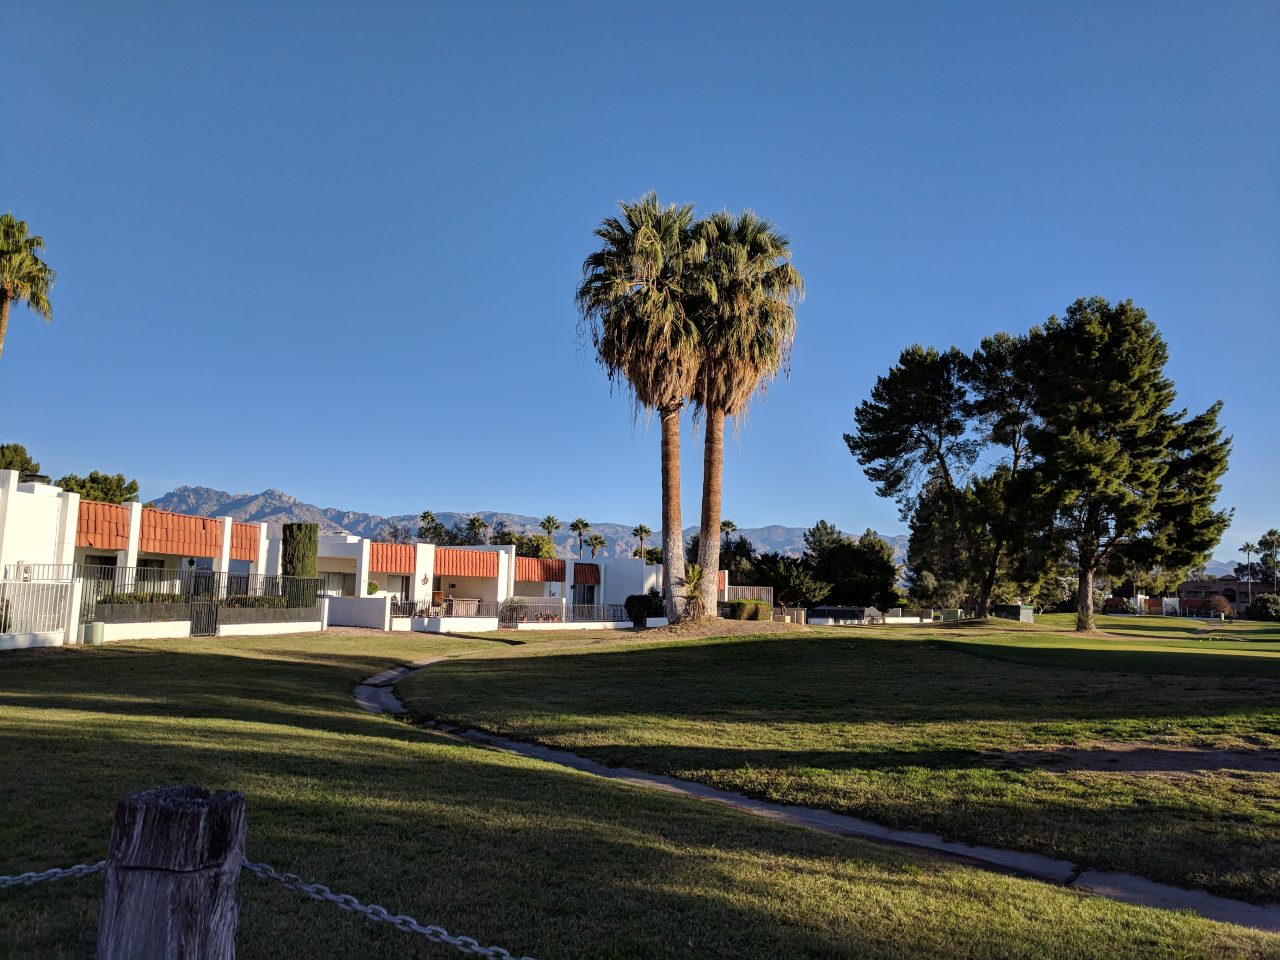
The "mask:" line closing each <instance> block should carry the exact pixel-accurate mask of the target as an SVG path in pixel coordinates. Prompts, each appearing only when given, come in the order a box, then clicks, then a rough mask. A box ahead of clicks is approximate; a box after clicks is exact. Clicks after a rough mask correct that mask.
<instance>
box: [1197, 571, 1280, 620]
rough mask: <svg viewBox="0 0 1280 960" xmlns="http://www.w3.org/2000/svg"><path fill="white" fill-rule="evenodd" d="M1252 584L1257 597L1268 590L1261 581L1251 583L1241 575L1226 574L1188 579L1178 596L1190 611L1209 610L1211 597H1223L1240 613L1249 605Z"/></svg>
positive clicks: (1253, 592) (1254, 594)
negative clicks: (1208, 577) (1210, 577)
mask: <svg viewBox="0 0 1280 960" xmlns="http://www.w3.org/2000/svg"><path fill="white" fill-rule="evenodd" d="M1251 586H1252V594H1253V596H1255V597H1256V596H1257V595H1258V594H1260V593H1265V592H1266V588H1265V586H1264V585H1263V584H1261V583H1254V584H1252V585H1250V583H1249V582H1248V581H1247V580H1241V579H1240V578H1239V577H1236V576H1225V577H1217V578H1215V579H1213V580H1188V581H1186V582H1185V583H1182V584H1180V585H1179V586H1178V596H1179V597H1180V598H1181V599H1182V601H1183V608H1184V609H1186V610H1189V611H1190V610H1197V609H1204V610H1208V605H1209V598H1210V597H1222V598H1223V599H1224V600H1226V601H1227V603H1229V604H1231V609H1232V610H1233V611H1234V612H1235V613H1237V614H1240V613H1244V611H1245V609H1246V608H1247V607H1248V606H1249V595H1250V587H1251Z"/></svg>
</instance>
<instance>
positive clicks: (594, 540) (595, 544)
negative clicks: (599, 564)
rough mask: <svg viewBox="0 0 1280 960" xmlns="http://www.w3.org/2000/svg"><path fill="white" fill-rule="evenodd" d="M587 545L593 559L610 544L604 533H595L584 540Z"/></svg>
mask: <svg viewBox="0 0 1280 960" xmlns="http://www.w3.org/2000/svg"><path fill="white" fill-rule="evenodd" d="M583 542H584V543H585V544H586V545H587V549H588V550H590V551H591V559H592V560H594V559H595V558H596V554H597V553H599V552H600V551H601V550H603V549H604V548H605V547H607V546H608V545H609V541H608V540H606V539H605V538H604V536H603V534H599V533H593V534H591V536H589V537H587V539H586V540H584V541H583Z"/></svg>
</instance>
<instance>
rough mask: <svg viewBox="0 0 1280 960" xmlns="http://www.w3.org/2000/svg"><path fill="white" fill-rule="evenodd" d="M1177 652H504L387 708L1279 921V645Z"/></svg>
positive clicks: (1068, 643)
mask: <svg viewBox="0 0 1280 960" xmlns="http://www.w3.org/2000/svg"><path fill="white" fill-rule="evenodd" d="M1106 619H1107V621H1110V620H1132V619H1134V618H1106ZM1176 623H1177V622H1176V621H1175V624H1176ZM1109 625H1110V624H1109V623H1108V624H1105V625H1104V629H1106V627H1107V626H1109ZM1173 636H1175V637H1181V639H1174V640H1171V641H1167V642H1161V641H1158V640H1153V639H1151V636H1150V635H1149V634H1148V635H1147V636H1146V638H1145V639H1127V638H1115V637H1098V638H1085V639H1077V638H1075V637H1071V636H1060V635H1056V634H1055V633H1054V632H1053V630H1052V629H1051V628H1049V629H1046V628H1045V627H1040V626H1037V627H1025V626H1022V625H1016V624H1010V625H1008V626H1007V627H1001V626H997V627H987V626H978V627H956V628H950V629H944V628H941V627H920V628H913V627H893V628H879V629H871V628H829V629H826V630H814V631H810V632H808V633H800V632H797V633H792V634H789V635H787V636H784V637H761V638H741V637H740V638H733V639H722V640H710V641H692V642H684V643H672V644H666V645H663V646H660V647H658V646H655V647H653V648H651V649H638V648H637V647H636V646H635V645H634V644H631V645H613V646H597V647H594V648H583V649H563V650H550V649H546V650H538V649H530V650H527V651H520V650H515V649H509V650H508V651H507V652H506V653H505V654H504V655H503V656H501V657H497V658H494V657H485V658H483V659H464V660H454V661H450V662H449V663H446V664H439V665H437V666H434V667H431V668H430V669H428V670H426V671H424V672H422V673H421V674H419V675H417V676H416V677H413V678H411V679H409V680H407V681H405V682H404V683H402V684H401V691H402V697H403V698H405V699H406V701H407V702H408V703H409V705H410V706H411V707H412V708H413V709H414V710H415V711H417V712H418V713H419V714H420V715H421V716H431V717H440V718H447V719H450V720H453V721H457V722H462V723H466V724H471V725H475V726H478V727H481V728H484V729H488V730H493V731H499V732H502V733H505V734H508V735H510V736H512V737H515V738H519V739H525V740H534V741H538V742H542V743H547V744H552V745H554V746H557V747H560V748H563V749H568V750H572V751H576V752H579V753H582V754H585V755H587V756H590V757H593V758H595V759H598V760H601V761H604V762H606V763H609V764H613V765H619V766H630V767H637V768H642V769H646V770H651V771H657V772H661V773H665V774H670V775H675V776H679V777H685V778H689V779H693V780H699V781H702V782H705V783H709V784H713V785H715V786H717V787H722V788H727V789H734V790H740V791H743V792H745V793H748V794H750V795H752V796H756V797H762V798H766V799H769V800H774V801H778V802H782V803H792V804H800V805H805V806H811V807H821V808H826V809H830V810H836V811H840V812H842V813H848V814H852V815H855V816H859V817H864V818H867V819H870V820H874V821H876V822H879V823H883V824H889V825H893V826H898V827H910V828H920V829H924V830H928V831H934V832H938V833H941V834H943V835H945V836H947V837H949V838H952V839H959V840H965V841H969V842H975V843H982V844H988V845H992V846H999V847H1010V848H1015V849H1020V850H1027V851H1033V852H1038V853H1043V854H1047V855H1049V856H1054V857H1060V858H1065V859H1069V860H1072V861H1074V862H1076V863H1078V864H1081V865H1084V866H1087V867H1096V868H1101V869H1118V870H1125V871H1130V872H1134V873H1138V874H1141V875H1143V876H1147V877H1150V878H1153V879H1157V880H1162V881H1165V882H1169V883H1173V884H1177V885H1181V886H1187V887H1204V888H1207V889H1209V890H1212V891H1214V892H1216V893H1219V894H1223V895H1227V896H1233V897H1239V898H1242V899H1247V900H1251V901H1254V902H1276V901H1280V643H1277V642H1268V641H1267V640H1265V639H1260V640H1254V641H1249V642H1241V641H1238V640H1228V641H1221V642H1219V641H1211V640H1207V639H1189V638H1187V636H1186V635H1184V634H1179V633H1177V632H1175V633H1174V634H1173ZM1263 636H1265V632H1263Z"/></svg>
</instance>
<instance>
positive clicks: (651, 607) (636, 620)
mask: <svg viewBox="0 0 1280 960" xmlns="http://www.w3.org/2000/svg"><path fill="white" fill-rule="evenodd" d="M622 605H623V606H624V607H625V608H626V611H627V616H628V617H630V618H631V622H632V623H633V624H635V625H636V626H637V627H643V626H645V625H646V621H647V620H648V619H649V618H650V617H662V616H665V615H666V608H665V607H664V606H663V605H662V595H661V594H659V593H658V591H657V590H650V591H649V592H648V593H633V594H631V596H629V597H627V599H626V600H625V601H624V602H623V604H622Z"/></svg>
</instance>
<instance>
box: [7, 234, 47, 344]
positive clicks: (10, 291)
mask: <svg viewBox="0 0 1280 960" xmlns="http://www.w3.org/2000/svg"><path fill="white" fill-rule="evenodd" d="M43 249H44V238H43V237H38V236H35V235H34V234H32V233H29V232H28V231H27V221H25V220H18V219H17V218H16V217H14V215H13V214H12V213H3V214H0V354H3V352H4V337H5V334H6V333H8V331H9V308H10V307H11V306H12V305H13V304H14V302H15V301H16V302H17V303H25V304H26V305H27V306H28V307H30V308H31V309H32V310H34V311H35V312H36V313H38V314H39V315H40V316H41V317H43V318H44V321H45V323H49V322H50V321H52V320H53V305H52V304H51V303H50V302H49V289H50V288H51V287H52V286H53V280H54V277H55V276H56V274H55V273H54V272H53V269H52V268H51V267H50V266H49V265H48V264H47V263H45V262H44V261H43V260H41V259H40V251H41V250H43Z"/></svg>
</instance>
